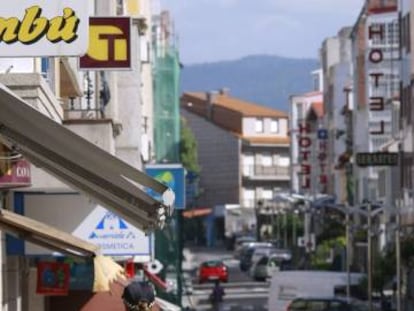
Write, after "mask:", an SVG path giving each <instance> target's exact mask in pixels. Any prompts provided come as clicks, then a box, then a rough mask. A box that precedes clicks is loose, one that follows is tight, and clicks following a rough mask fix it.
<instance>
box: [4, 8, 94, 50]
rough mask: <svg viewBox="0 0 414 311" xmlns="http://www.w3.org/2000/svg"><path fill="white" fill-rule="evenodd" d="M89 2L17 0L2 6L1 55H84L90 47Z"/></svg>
mask: <svg viewBox="0 0 414 311" xmlns="http://www.w3.org/2000/svg"><path fill="white" fill-rule="evenodd" d="M87 3H88V1H80V0H55V1H46V0H38V1H33V0H13V1H10V2H7V4H5V3H4V4H3V5H2V6H1V7H0V57H20V56H21V57H24V56H28V57H30V56H80V55H83V54H85V53H86V50H87V47H88V25H89V16H88V5H87Z"/></svg>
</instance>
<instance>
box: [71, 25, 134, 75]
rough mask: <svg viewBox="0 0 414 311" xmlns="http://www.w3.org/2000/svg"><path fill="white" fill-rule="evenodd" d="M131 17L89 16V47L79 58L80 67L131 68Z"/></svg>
mask: <svg viewBox="0 0 414 311" xmlns="http://www.w3.org/2000/svg"><path fill="white" fill-rule="evenodd" d="M131 64H132V62H131V18H130V17H91V18H90V20H89V47H88V52H87V53H86V55H84V56H82V57H81V58H80V60H79V68H80V69H88V70H102V69H105V70H111V69H112V70H126V69H131Z"/></svg>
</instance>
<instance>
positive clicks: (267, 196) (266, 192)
mask: <svg viewBox="0 0 414 311" xmlns="http://www.w3.org/2000/svg"><path fill="white" fill-rule="evenodd" d="M262 198H263V199H264V200H272V199H273V190H272V189H270V188H265V189H263V190H262Z"/></svg>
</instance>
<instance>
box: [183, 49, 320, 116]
mask: <svg viewBox="0 0 414 311" xmlns="http://www.w3.org/2000/svg"><path fill="white" fill-rule="evenodd" d="M318 68H319V64H318V61H317V60H316V59H296V58H285V57H279V56H270V55H253V56H247V57H244V58H241V59H238V60H234V61H220V62H214V63H204V64H194V65H184V67H183V69H182V72H181V93H182V92H190V91H193V92H194V91H197V92H206V91H212V90H218V89H220V88H223V87H226V88H229V89H230V95H232V96H235V97H238V98H240V99H245V100H248V101H251V102H254V103H257V104H262V105H264V106H268V107H271V108H276V109H279V110H282V111H286V112H287V111H288V109H289V108H288V107H289V106H288V105H289V97H290V96H291V95H294V94H301V93H305V92H308V91H311V90H312V78H311V72H312V71H313V70H315V69H318Z"/></svg>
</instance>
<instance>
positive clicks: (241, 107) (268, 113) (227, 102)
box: [183, 92, 288, 118]
mask: <svg viewBox="0 0 414 311" xmlns="http://www.w3.org/2000/svg"><path fill="white" fill-rule="evenodd" d="M183 97H185V98H186V99H189V98H194V99H197V100H202V101H203V102H204V103H205V104H207V95H206V93H201V92H194V93H193V92H189V93H184V94H183ZM213 104H215V105H217V106H221V107H223V108H226V109H229V110H232V111H237V112H240V113H241V114H242V116H244V117H278V118H287V117H288V115H287V113H285V112H283V111H280V110H277V109H271V108H268V107H264V106H261V105H258V104H254V103H251V102H248V101H244V100H241V99H238V98H235V97H232V96H229V95H223V94H216V95H215V96H214V100H213Z"/></svg>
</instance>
